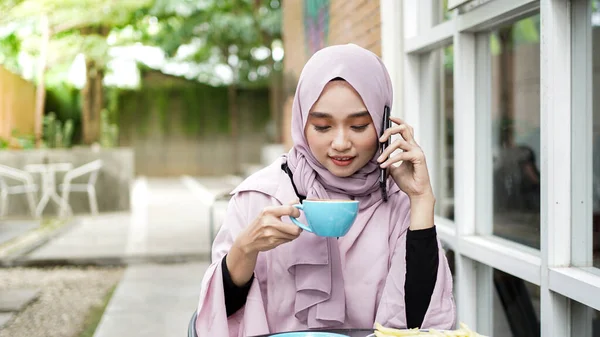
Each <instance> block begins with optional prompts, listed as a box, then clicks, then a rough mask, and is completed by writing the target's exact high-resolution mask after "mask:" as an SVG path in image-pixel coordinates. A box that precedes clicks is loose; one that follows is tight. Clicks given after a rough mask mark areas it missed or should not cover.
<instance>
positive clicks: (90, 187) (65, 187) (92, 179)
mask: <svg viewBox="0 0 600 337" xmlns="http://www.w3.org/2000/svg"><path fill="white" fill-rule="evenodd" d="M101 168H102V160H100V159H98V160H94V161H93V162H90V163H87V164H84V165H82V166H79V167H76V168H74V169H72V170H70V171H68V172H67V173H66V174H65V177H64V179H63V183H62V184H60V186H59V189H60V191H61V192H62V194H61V199H62V202H63V207H61V210H60V214H61V216H62V215H64V212H65V211H68V212H69V213H71V212H72V210H71V207H70V206H69V194H70V193H71V192H87V194H88V198H89V202H90V211H91V212H92V214H93V215H97V214H98V201H97V199H96V187H95V184H96V180H98V173H99V172H100V169H101ZM86 174H89V178H88V181H87V183H82V184H73V183H72V181H73V179H75V178H79V177H82V176H84V175H86Z"/></svg>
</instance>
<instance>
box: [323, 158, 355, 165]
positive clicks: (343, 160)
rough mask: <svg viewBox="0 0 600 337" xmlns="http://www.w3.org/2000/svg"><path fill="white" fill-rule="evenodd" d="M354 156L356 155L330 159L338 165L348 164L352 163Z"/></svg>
mask: <svg viewBox="0 0 600 337" xmlns="http://www.w3.org/2000/svg"><path fill="white" fill-rule="evenodd" d="M354 158H355V157H349V156H335V157H329V159H331V161H332V162H333V163H334V164H335V165H337V166H348V165H350V164H351V163H352V161H353V160H354Z"/></svg>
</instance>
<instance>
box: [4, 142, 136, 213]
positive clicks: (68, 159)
mask: <svg viewBox="0 0 600 337" xmlns="http://www.w3.org/2000/svg"><path fill="white" fill-rule="evenodd" d="M96 159H102V160H103V161H104V167H103V168H102V170H101V171H100V174H99V176H98V181H97V182H96V196H97V198H98V209H99V211H100V212H114V211H125V210H129V209H130V203H129V195H130V192H131V190H130V186H131V183H132V182H133V178H134V154H133V151H132V150H131V149H129V148H117V149H100V150H98V151H92V150H91V149H89V148H74V149H71V150H66V149H52V150H27V151H0V164H3V165H8V166H11V167H14V168H18V169H23V168H24V166H25V165H28V164H40V163H46V162H47V163H72V164H73V166H74V167H78V166H80V165H83V164H86V163H89V162H91V161H93V160H96ZM63 177H64V173H57V176H56V179H57V184H60V183H62V179H63ZM85 178H87V177H83V179H84V181H86V180H85ZM34 179H35V181H36V183H37V184H40V176H39V174H35V173H34ZM76 182H79V180H76ZM39 197H40V194H39V193H38V197H37V199H38V200H37V201H38V202H39ZM69 203H70V205H71V207H72V208H73V211H74V212H75V213H76V214H82V213H89V203H88V198H87V194H86V193H72V194H71V196H70V201H69ZM8 208H9V210H8V214H7V215H8V216H29V209H28V207H27V202H26V199H25V197H24V196H22V195H12V196H9V207H8ZM54 214H57V212H56V208H55V206H54V204H53V203H52V202H50V203H49V205H48V206H47V207H46V209H45V210H44V213H43V215H48V216H52V215H54Z"/></svg>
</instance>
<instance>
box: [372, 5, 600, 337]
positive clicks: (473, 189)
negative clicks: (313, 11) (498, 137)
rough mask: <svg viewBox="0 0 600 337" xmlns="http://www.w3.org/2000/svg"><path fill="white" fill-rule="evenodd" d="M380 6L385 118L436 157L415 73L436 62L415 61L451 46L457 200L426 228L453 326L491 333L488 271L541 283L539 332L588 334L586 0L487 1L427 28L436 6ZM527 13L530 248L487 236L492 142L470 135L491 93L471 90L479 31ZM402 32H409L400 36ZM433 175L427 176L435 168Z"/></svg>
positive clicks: (478, 82)
mask: <svg viewBox="0 0 600 337" xmlns="http://www.w3.org/2000/svg"><path fill="white" fill-rule="evenodd" d="M380 1H381V14H382V15H381V17H382V50H383V58H384V62H386V64H387V65H388V68H390V64H391V65H392V67H393V68H394V69H396V70H395V75H393V76H396V77H395V78H394V79H393V81H396V83H398V84H396V86H400V87H401V93H400V94H399V96H400V97H401V101H398V100H396V103H395V109H394V110H395V111H394V115H397V116H401V117H403V118H405V120H406V121H407V123H409V124H411V125H412V126H413V127H414V128H415V133H416V138H417V141H418V142H419V143H420V144H421V146H422V147H423V148H424V150H425V152H426V154H427V153H429V152H431V153H435V152H436V146H438V145H437V144H436V141H435V139H436V134H435V133H436V132H437V131H438V130H437V129H436V128H435V126H432V125H430V123H431V121H434V120H435V119H434V115H433V114H437V113H438V111H437V110H436V107H435V104H434V105H432V104H427V102H428V100H429V102H430V101H432V97H431V94H432V92H434V91H433V90H432V89H431V88H432V87H433V84H434V83H432V81H434V80H435V78H433V79H432V77H431V76H423V75H424V74H425V75H426V74H432V73H434V70H432V69H430V67H439V62H438V63H437V64H435V62H426V60H427V57H426V56H424V55H426V54H427V53H428V52H430V51H432V50H436V49H439V48H441V47H444V46H446V45H448V44H453V45H454V60H455V63H454V102H455V107H454V121H455V123H454V125H455V130H454V134H455V139H454V157H455V160H454V172H455V173H454V179H455V181H454V189H455V192H454V199H455V200H456V201H457V202H456V203H455V220H454V222H453V221H450V220H448V219H444V218H440V217H436V220H435V221H436V226H437V228H438V236H439V237H440V239H441V240H442V241H444V243H445V244H446V245H447V246H448V247H450V248H451V249H453V250H454V251H455V259H456V266H457V268H456V279H457V297H456V299H457V305H458V320H459V321H464V322H466V323H468V324H469V325H470V326H472V327H474V328H475V329H477V330H478V331H479V332H481V333H484V334H491V333H492V331H493V330H492V328H493V325H492V324H493V321H492V317H493V316H492V294H493V285H492V271H493V269H492V268H495V269H499V270H502V271H504V272H506V273H509V274H511V275H514V276H516V277H519V278H521V279H523V280H526V281H528V282H531V283H533V284H536V285H538V286H540V301H541V308H540V310H541V313H540V314H541V335H542V336H551V337H552V336H560V337H563V336H589V335H591V319H590V317H591V315H590V313H591V310H592V309H595V310H600V272H599V270H598V269H593V268H591V267H592V260H593V256H592V241H591V240H592V238H591V233H592V222H591V217H590V216H589V215H590V214H592V209H591V205H592V195H591V187H590V185H591V183H590V182H591V180H592V158H593V157H592V142H591V137H592V136H591V135H592V125H593V124H592V118H593V117H592V79H591V74H590V71H589V70H590V69H591V64H592V61H591V48H592V46H591V44H592V41H591V27H590V22H591V10H590V7H591V6H590V2H589V1H590V0H540V1H537V0H490V1H489V2H487V3H485V4H483V5H481V6H479V7H476V8H474V9H472V10H470V11H468V12H467V13H464V14H460V15H457V16H455V17H454V18H452V19H450V20H448V21H445V22H443V23H440V24H437V25H433V20H432V11H433V9H432V8H433V5H434V4H435V3H436V2H437V1H436V0H402V1H397V0H380ZM404 1H412V2H413V3H411V4H410V5H411V6H410V8H411V9H412V10H414V8H415V7H416V12H417V14H418V16H417V18H416V20H415V19H414V17H411V18H410V19H409V20H403V16H402V11H403V3H404ZM535 13H540V17H541V22H542V23H541V36H540V53H541V58H540V63H541V71H540V100H541V102H540V103H541V105H540V109H541V111H540V122H541V123H540V124H541V141H540V143H541V149H540V151H541V156H540V157H541V158H540V159H541V161H540V162H541V170H540V171H541V176H542V178H541V184H542V187H541V223H540V244H541V248H540V250H535V249H531V248H529V247H525V246H523V245H520V244H517V243H514V242H511V241H508V240H504V239H501V238H498V237H494V236H493V235H492V227H491V226H492V221H491V218H492V214H493V203H492V200H491V193H490V192H489V188H490V187H491V178H490V175H489V173H488V172H491V158H488V157H489V152H486V151H488V149H490V148H491V140H490V139H489V138H490V137H489V134H486V133H485V132H483V131H482V128H480V126H481V125H490V124H489V123H491V121H490V114H489V101H486V100H485V97H488V98H489V96H490V95H489V93H487V95H486V93H483V94H482V93H481V90H480V89H481V88H482V87H486V86H482V83H489V76H490V71H489V64H487V63H485V62H483V60H485V59H489V55H487V54H486V53H488V50H489V48H487V46H485V43H484V40H485V39H484V38H483V37H480V36H479V35H480V34H478V32H485V31H489V30H490V29H492V28H495V27H497V26H499V25H501V24H503V23H508V22H514V21H517V20H518V19H520V18H524V17H527V16H531V15H533V14H535ZM398 21H399V22H398ZM386 22H387V25H386ZM391 22H397V23H396V24H390V23H391ZM390 27H393V33H390V32H391V30H390V29H391V28H390ZM403 30H407V31H411V32H416V35H415V36H412V37H409V38H404V34H403ZM484 37H485V36H484ZM398 41H400V42H398ZM394 45H395V46H396V47H390V46H394ZM386 51H387V53H386ZM486 76H488V77H487V78H486ZM572 79H575V80H572ZM486 81H487V82H486ZM476 93H477V95H476ZM397 97H398V96H397ZM481 97H483V99H482V98H481ZM486 111H487V112H488V113H485V112H486ZM476 126H477V127H476ZM573 130H577V132H575V131H573ZM580 130H583V131H580ZM565 133H566V134H568V135H569V136H570V137H565ZM474 144H476V145H474ZM568 154H570V156H569V155H568ZM565 158H571V160H565ZM428 160H429V158H428ZM430 166H432V168H433V166H434V165H431V164H430ZM432 171H433V172H434V173H435V174H437V172H435V168H433V169H432Z"/></svg>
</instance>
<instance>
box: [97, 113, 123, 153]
mask: <svg viewBox="0 0 600 337" xmlns="http://www.w3.org/2000/svg"><path fill="white" fill-rule="evenodd" d="M109 115H110V113H109V112H108V110H106V109H104V110H102V112H101V116H100V118H101V119H102V120H101V128H100V132H101V134H100V145H101V146H102V147H106V148H108V147H115V146H117V145H118V143H119V127H118V126H117V124H115V123H111V122H110V118H109Z"/></svg>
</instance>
